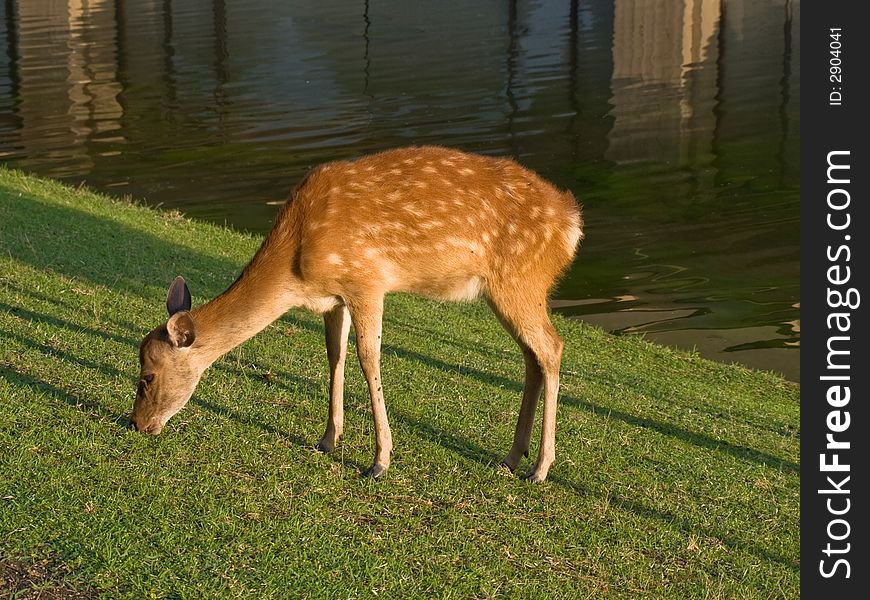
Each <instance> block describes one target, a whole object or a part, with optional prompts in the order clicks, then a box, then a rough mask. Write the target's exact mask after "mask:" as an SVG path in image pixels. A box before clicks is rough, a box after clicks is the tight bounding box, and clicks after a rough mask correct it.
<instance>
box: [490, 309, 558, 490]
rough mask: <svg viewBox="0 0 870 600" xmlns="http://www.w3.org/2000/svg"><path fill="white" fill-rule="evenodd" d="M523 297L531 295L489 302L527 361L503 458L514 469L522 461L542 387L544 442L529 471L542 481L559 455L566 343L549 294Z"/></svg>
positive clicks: (528, 475) (534, 479) (542, 431)
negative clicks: (558, 415) (549, 304)
mask: <svg viewBox="0 0 870 600" xmlns="http://www.w3.org/2000/svg"><path fill="white" fill-rule="evenodd" d="M523 297H525V298H528V295H527V294H511V295H505V296H504V297H503V298H500V297H498V296H494V297H491V299H490V305H491V306H492V308H493V310H494V311H495V313H496V315H497V316H498V317H499V320H500V321H501V322H502V324H503V325H504V326H505V328H506V329H507V330H508V332H510V333H511V335H512V336H514V338H515V339H516V340H517V342H518V343H519V345H520V347H521V348H522V349H523V356H524V358H525V361H526V381H525V385H524V386H523V401H522V405H521V407H520V415H519V418H518V419H517V427H516V431H515V434H514V443H513V446H512V447H511V450H510V452H509V453H508V455H507V457H506V458H505V460H504V464H505V465H506V466H507V467H508V468H509V469H511V470H512V471H513V470H514V469H515V468H516V466H517V464H518V463H519V460H520V456H521V455H522V454H525V453H527V452H528V448H529V441H530V438H531V434H532V424H533V421H534V417H535V409H536V407H537V402H538V398H539V396H540V393H541V388H543V390H544V415H543V419H542V426H541V445H540V448H539V449H538V459H537V462H536V463H535V466H534V467H532V470H531V471H529V473H528V474H527V475H526V479H528V480H529V481H532V482H535V483H539V482H542V481H544V480H545V479H546V478H547V472H548V471H549V470H550V466H551V465H552V464H553V461H554V460H555V458H556V405H557V401H558V396H559V368H560V365H561V362H562V350H563V348H564V343H563V342H562V339H561V338H560V337H559V335H558V334H557V333H556V329H555V328H554V327H553V324H552V322H551V321H550V317H549V315H548V314H547V303H546V297H545V296H544V295H543V294H542V295H540V297H539V298H538V299H537V300H527V301H519V302H518V301H517V299H520V298H523Z"/></svg>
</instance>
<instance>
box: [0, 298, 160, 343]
mask: <svg viewBox="0 0 870 600" xmlns="http://www.w3.org/2000/svg"><path fill="white" fill-rule="evenodd" d="M78 310H81V309H80V308H79V309H78ZM0 311H5V312H8V313H11V314H13V315H15V316H17V317H22V318H24V319H28V320H30V321H37V322H39V323H45V324H46V325H51V326H52V327H58V328H60V329H66V330H67V331H72V332H74V333H85V334H87V335H92V336H94V337H98V338H100V339H103V340H110V341H113V342H118V343H121V344H127V345H129V346H132V347H133V348H138V347H139V342H138V341H136V340H134V339H133V338H130V337H125V336H122V335H118V334H115V333H108V332H106V331H102V330H100V329H94V328H93V327H88V326H87V325H80V324H78V323H73V322H71V321H66V320H64V319H61V318H59V317H53V316H51V315H47V314H45V313H40V312H36V311H33V310H30V309H27V308H24V307H21V306H12V305H10V304H6V303H5V302H0ZM6 335H11V334H9V333H7V334H6ZM143 336H144V334H143ZM16 337H17V336H16ZM18 339H21V338H18ZM29 343H31V344H32V343H34V342H29Z"/></svg>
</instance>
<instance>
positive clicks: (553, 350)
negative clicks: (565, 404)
mask: <svg viewBox="0 0 870 600" xmlns="http://www.w3.org/2000/svg"><path fill="white" fill-rule="evenodd" d="M530 337H531V338H533V339H534V341H532V340H531V339H530V340H528V341H529V342H531V343H530V344H529V345H530V346H531V347H532V349H533V351H534V352H535V356H537V358H538V363H539V364H540V365H541V370H542V371H543V373H544V416H543V418H542V421H541V447H540V448H538V460H537V462H535V466H534V467H532V470H531V471H529V472H528V474H526V477H525V478H526V479H527V480H528V481H531V482H533V483H541V482H543V481H544V480H545V479H546V478H547V472H548V471H549V470H550V467H551V466H552V464H553V461H554V460H555V459H556V405H557V402H558V397H559V366H560V364H561V362H562V350H563V349H564V347H565V344H564V342H562V339H561V338H560V337H559V335H558V334H557V333H556V330H555V329H554V328H553V324H552V323H551V322H550V319H549V317H547V321H546V323H545V324H544V325H543V326H542V327H540V328H539V329H537V331H535V332H534V334H532V335H531V336H530Z"/></svg>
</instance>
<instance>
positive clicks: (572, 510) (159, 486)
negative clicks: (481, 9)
mask: <svg viewBox="0 0 870 600" xmlns="http://www.w3.org/2000/svg"><path fill="white" fill-rule="evenodd" d="M258 243H259V239H258V238H255V237H252V236H247V235H242V234H239V233H236V232H233V231H230V230H227V229H221V228H217V227H214V226H211V225H208V224H203V223H197V222H191V221H188V220H186V219H184V218H182V217H180V216H179V215H177V214H172V213H162V212H157V211H153V210H150V209H146V208H143V207H139V206H133V205H129V204H124V203H121V202H118V201H113V200H110V199H108V198H106V197H103V196H100V195H96V194H93V193H90V192H87V191H81V190H73V189H70V188H68V187H64V186H62V185H60V184H57V183H54V182H50V181H44V180H39V179H36V178H32V177H28V176H25V175H22V174H20V173H17V172H11V171H2V170H0V562H2V561H4V560H5V561H46V560H50V561H55V562H59V563H60V564H63V565H65V566H66V567H68V569H69V573H68V574H66V575H65V576H64V577H65V580H67V581H73V582H74V583H75V584H76V585H79V586H82V587H83V588H85V589H90V590H99V591H104V592H106V593H107V594H108V596H110V597H115V596H122V597H131V598H142V597H177V598H193V597H208V598H212V597H262V598H286V597H304V598H338V597H341V598H358V597H360V598H361V597H372V596H374V595H376V594H385V595H386V596H387V597H391V598H405V597H433V596H435V597H444V598H471V597H496V596H497V597H511V598H514V597H517V598H526V597H528V598H532V597H543V596H550V597H564V598H597V597H600V596H602V595H604V593H605V592H609V594H610V597H630V598H644V597H646V598H764V599H767V598H776V597H781V598H789V599H790V598H795V597H797V596H798V594H799V562H798V560H799V559H798V554H799V546H800V540H799V531H798V524H799V500H798V496H799V491H800V485H799V473H798V471H799V465H798V460H799V459H798V455H799V437H800V434H799V428H798V422H799V403H798V397H799V389H798V388H797V386H794V385H792V384H789V383H788V382H786V381H784V380H783V379H782V378H780V377H778V376H775V375H773V374H768V373H759V372H752V371H749V370H746V369H743V368H740V367H737V366H729V365H722V364H716V363H712V362H709V361H706V360H703V359H701V358H699V357H698V356H697V355H695V354H691V353H686V352H679V351H675V350H671V349H667V348H663V347H660V346H655V345H652V344H649V343H647V342H645V341H643V340H641V339H637V338H626V337H620V338H617V337H614V336H611V335H608V334H607V333H604V332H602V331H600V330H597V329H595V328H592V327H589V326H586V325H584V324H582V323H580V322H577V321H571V320H568V319H564V318H559V317H556V318H555V323H556V327H557V329H558V330H559V331H560V333H561V334H562V336H563V337H564V339H565V341H566V352H565V357H564V361H563V371H562V373H563V376H562V395H561V399H560V406H559V413H558V429H557V435H556V441H557V461H556V464H555V466H554V467H553V469H552V470H551V471H550V479H549V481H548V483H546V484H544V485H540V486H535V485H530V484H527V483H525V482H523V481H521V480H519V479H518V478H516V477H508V476H505V474H504V473H502V472H500V471H498V470H497V469H495V468H493V465H496V464H498V462H499V460H500V459H501V458H502V456H503V453H505V452H506V451H507V450H508V448H509V447H510V442H511V439H512V434H513V427H514V423H515V419H516V413H517V411H518V409H519V396H520V389H521V378H522V373H523V364H522V357H521V355H520V352H519V350H518V349H517V348H516V347H515V345H514V344H513V342H512V341H511V340H510V339H509V338H508V336H507V334H505V333H504V331H503V330H502V329H501V327H500V326H499V325H498V323H497V322H496V320H495V318H494V317H493V316H492V315H491V314H490V313H489V311H488V309H487V308H486V307H485V306H484V305H481V304H466V305H459V304H442V303H436V302H431V301H428V300H424V299H419V298H414V297H408V296H395V297H391V298H390V299H389V300H388V303H387V310H386V317H385V324H384V343H385V346H384V356H383V379H384V385H385V391H386V398H387V410H388V413H389V418H390V421H391V425H392V428H393V437H394V440H395V455H394V458H393V462H392V466H391V469H390V471H389V472H388V473H387V475H386V476H385V477H384V478H383V479H381V480H379V481H371V480H367V479H363V478H361V477H360V476H359V473H360V471H361V470H362V469H364V468H365V467H367V466H368V465H369V464H370V462H371V459H372V453H373V424H372V420H371V417H370V414H369V410H368V395H367V390H366V386H365V383H364V380H363V378H362V374H361V372H360V369H359V366H358V365H357V364H356V363H355V361H351V360H349V361H348V381H347V392H346V400H345V402H346V411H347V425H346V428H345V438H344V440H343V442H342V444H341V445H340V447H339V449H338V450H337V451H336V453H335V454H334V455H330V456H326V455H321V454H318V453H316V452H315V451H314V450H312V447H313V445H314V443H315V442H316V441H317V439H318V438H319V436H320V434H321V433H322V430H323V426H324V424H325V419H326V411H327V402H326V386H327V377H328V372H327V364H326V353H325V349H324V346H323V342H322V337H323V330H322V322H321V320H320V318H319V317H318V316H316V315H313V314H310V313H306V312H304V311H293V312H290V313H288V314H287V315H286V316H285V317H284V318H282V319H280V320H279V321H277V322H275V323H274V324H273V325H272V326H270V327H269V328H267V329H266V331H264V332H262V333H261V334H260V335H258V336H257V337H255V338H254V339H252V340H251V341H249V342H247V343H245V344H243V345H242V346H241V347H240V348H238V349H236V350H234V351H232V352H230V353H229V354H228V355H226V356H225V357H224V358H223V359H221V360H219V361H218V362H217V363H215V365H214V366H213V367H212V368H211V369H210V370H209V371H208V372H207V373H206V375H205V376H204V378H203V381H202V382H201V384H200V386H199V388H198V391H197V393H196V394H195V395H194V397H193V399H192V400H191V402H190V403H189V404H188V406H187V407H186V408H185V409H184V410H183V411H182V412H181V413H179V414H178V415H177V416H176V417H175V418H174V419H173V420H172V421H170V423H169V425H168V426H167V428H166V430H165V431H164V433H163V434H162V435H161V436H159V437H156V438H152V437H150V436H145V435H141V434H137V433H133V432H130V431H128V430H127V429H126V428H125V426H126V416H127V414H128V413H129V411H130V408H131V406H132V401H133V394H134V384H135V379H136V376H137V373H138V364H137V345H138V343H139V341H140V340H141V338H142V337H143V335H144V334H145V333H146V332H147V331H148V330H150V329H151V328H152V327H154V326H155V325H157V324H158V323H159V322H161V321H162V320H163V319H165V309H164V306H163V302H164V294H165V290H166V287H167V286H168V284H169V283H170V282H171V280H172V278H173V277H174V276H175V275H177V274H183V275H184V276H185V278H187V280H188V283H189V285H190V288H191V291H192V292H193V295H194V303H199V302H203V301H205V300H207V299H210V298H211V297H213V296H214V295H216V294H217V293H219V292H220V291H222V290H223V289H224V288H225V287H226V286H227V285H229V284H230V283H231V282H232V281H233V280H234V278H235V276H236V275H237V273H238V272H239V271H240V269H241V268H242V267H243V265H244V264H245V262H246V260H247V259H248V258H249V257H250V256H252V254H253V252H254V250H255V249H256V247H257V245H258ZM580 260H581V261H582V250H581V254H580ZM539 417H540V413H539ZM533 440H535V441H536V440H537V429H536V432H535V437H534V438H533ZM536 445H537V444H536V443H535V444H534V445H533V449H532V452H533V453H534V452H535V451H536V447H535V446H536ZM529 466H530V461H525V462H524V463H523V464H522V465H521V469H523V470H525V469H527V468H528V467H529ZM65 572H66V571H65ZM0 593H2V590H0Z"/></svg>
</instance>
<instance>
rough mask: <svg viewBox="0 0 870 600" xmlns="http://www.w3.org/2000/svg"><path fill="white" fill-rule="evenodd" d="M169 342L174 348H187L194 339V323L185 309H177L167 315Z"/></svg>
mask: <svg viewBox="0 0 870 600" xmlns="http://www.w3.org/2000/svg"><path fill="white" fill-rule="evenodd" d="M166 331H167V333H168V334H169V342H170V343H171V344H172V345H173V346H175V347H176V348H187V347H189V346H190V345H191V344H193V341H194V340H195V339H196V323H194V321H193V316H191V314H190V313H189V312H187V311H186V310H182V311H179V312H177V313H175V314H174V315H172V316H171V317H169V321H167V322H166Z"/></svg>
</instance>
